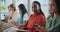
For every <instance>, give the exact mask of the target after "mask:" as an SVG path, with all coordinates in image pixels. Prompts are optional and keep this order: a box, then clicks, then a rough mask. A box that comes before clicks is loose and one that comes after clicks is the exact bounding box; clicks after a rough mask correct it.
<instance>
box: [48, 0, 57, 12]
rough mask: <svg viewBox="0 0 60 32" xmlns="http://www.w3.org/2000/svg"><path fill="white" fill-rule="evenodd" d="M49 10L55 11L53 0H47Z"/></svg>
mask: <svg viewBox="0 0 60 32" xmlns="http://www.w3.org/2000/svg"><path fill="white" fill-rule="evenodd" d="M49 6H50V12H51V11H52V12H57V7H56V4H55V2H54V0H49Z"/></svg>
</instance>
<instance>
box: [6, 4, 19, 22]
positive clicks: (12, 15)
mask: <svg viewBox="0 0 60 32" xmlns="http://www.w3.org/2000/svg"><path fill="white" fill-rule="evenodd" d="M8 10H9V12H8V14H7V15H6V17H5V20H7V22H8V23H11V22H14V23H17V20H18V17H19V13H18V11H16V8H15V6H14V4H10V6H8Z"/></svg>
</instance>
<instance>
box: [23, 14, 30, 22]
mask: <svg viewBox="0 0 60 32" xmlns="http://www.w3.org/2000/svg"><path fill="white" fill-rule="evenodd" d="M28 19H29V16H28V14H27V13H25V14H24V16H23V21H28Z"/></svg>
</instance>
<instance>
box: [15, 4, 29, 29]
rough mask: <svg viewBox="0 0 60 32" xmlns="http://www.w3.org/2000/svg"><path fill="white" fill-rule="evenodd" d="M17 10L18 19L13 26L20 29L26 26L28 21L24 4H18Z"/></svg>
mask: <svg viewBox="0 0 60 32" xmlns="http://www.w3.org/2000/svg"><path fill="white" fill-rule="evenodd" d="M18 8H19V14H20V17H19V18H18V24H15V25H16V26H18V28H22V26H26V25H27V21H28V19H29V17H28V12H27V10H26V8H25V6H24V4H20V5H19V6H18Z"/></svg>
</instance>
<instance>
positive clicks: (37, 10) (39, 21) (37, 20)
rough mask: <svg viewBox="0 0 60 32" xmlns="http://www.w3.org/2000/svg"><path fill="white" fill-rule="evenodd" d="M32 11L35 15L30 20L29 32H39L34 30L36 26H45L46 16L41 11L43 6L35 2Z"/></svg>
mask: <svg viewBox="0 0 60 32" xmlns="http://www.w3.org/2000/svg"><path fill="white" fill-rule="evenodd" d="M32 11H33V12H34V14H31V16H30V18H29V21H28V24H27V29H28V30H29V31H28V32H38V31H37V30H36V29H35V28H34V27H35V26H36V25H41V27H44V26H45V16H44V14H43V12H42V10H41V5H40V3H39V2H38V1H34V2H33V4H32Z"/></svg>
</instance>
